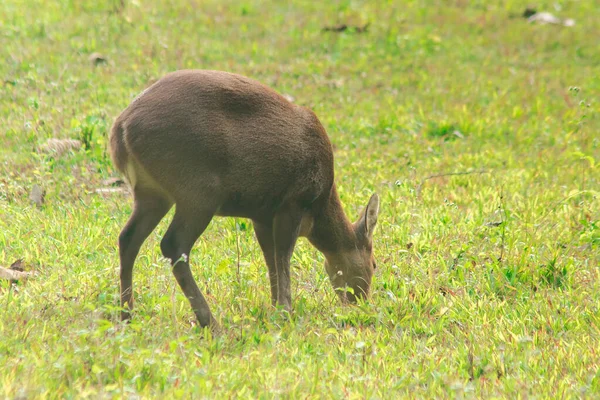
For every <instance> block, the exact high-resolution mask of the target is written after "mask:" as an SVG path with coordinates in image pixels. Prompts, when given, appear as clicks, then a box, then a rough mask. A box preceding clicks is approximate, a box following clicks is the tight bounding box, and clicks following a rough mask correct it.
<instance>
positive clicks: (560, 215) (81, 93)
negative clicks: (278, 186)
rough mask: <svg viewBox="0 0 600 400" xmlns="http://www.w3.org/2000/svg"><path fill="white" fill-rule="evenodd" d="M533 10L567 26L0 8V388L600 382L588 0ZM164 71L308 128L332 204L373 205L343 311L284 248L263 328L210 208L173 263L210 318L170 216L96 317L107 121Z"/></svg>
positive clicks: (562, 385)
mask: <svg viewBox="0 0 600 400" xmlns="http://www.w3.org/2000/svg"><path fill="white" fill-rule="evenodd" d="M536 8H537V9H538V10H539V11H548V12H551V13H553V14H555V15H556V16H558V17H560V18H573V19H574V21H575V25H574V26H568V27H567V26H561V25H554V24H545V25H544V24H535V23H529V22H528V21H527V20H526V19H525V18H523V17H522V14H523V12H524V10H525V5H524V3H523V2H520V1H513V0H504V1H501V0H493V1H462V0H452V1H434V0H412V1H406V2H400V1H390V0H378V1H360V0H335V1H332V2H328V3H327V4H326V3H325V2H309V1H294V2H280V1H272V0H264V1H259V0H245V1H233V0H225V1H219V0H202V1H201V0H185V1H183V0H160V1H150V0H104V1H91V0H82V1H72V0H71V1H68V0H61V1H58V0H49V1H45V0H3V1H2V2H1V3H0V266H1V267H4V268H9V266H10V265H11V264H12V263H13V262H15V261H16V260H22V264H23V266H24V269H25V271H26V272H31V273H33V275H32V276H31V277H30V278H29V279H27V280H25V281H20V282H17V283H10V282H8V281H0V397H3V398H20V399H29V398H113V397H116V398H153V397H159V398H171V397H177V398H180V397H181V398H347V399H357V398H361V399H362V398H369V399H371V398H375V399H376V398H381V399H390V398H405V397H407V398H408V397H410V398H424V397H435V398H440V397H441V398H445V397H448V398H529V397H539V398H549V397H557V398H574V397H579V398H593V397H597V396H600V371H599V367H600V268H599V267H600V197H599V196H600V167H599V164H600V134H599V132H600V118H599V115H598V114H599V111H600V103H599V99H600V96H599V94H600V47H599V46H598V37H600V25H599V24H598V23H597V20H598V15H599V12H600V6H598V3H597V2H595V1H576V0H555V1H547V0H540V1H538V2H537V3H536ZM341 24H344V25H345V26H346V27H345V28H344V27H343V26H341ZM184 68H203V69H219V70H226V71H231V72H236V73H239V74H242V75H246V76H249V77H252V78H254V79H257V80H259V81H261V82H263V83H265V84H267V85H269V86H271V87H273V88H274V89H276V90H277V91H279V92H280V93H282V94H285V95H286V96H289V97H290V98H291V99H293V101H294V102H295V103H297V104H301V105H304V106H307V107H310V108H311V109H313V110H314V111H315V113H316V114H317V115H318V116H319V118H320V119H321V122H322V123H323V125H324V127H325V128H326V129H327V131H328V134H329V136H330V138H331V141H332V142H333V144H334V147H335V159H336V163H335V164H336V182H337V185H338V189H339V192H340V196H341V199H342V202H343V204H344V207H345V210H346V212H347V213H348V214H349V216H350V217H351V218H352V219H355V218H356V217H357V216H358V213H359V212H360V210H361V209H362V207H363V206H364V205H365V204H366V203H367V201H368V199H369V196H370V195H371V194H372V193H375V192H376V193H378V194H379V196H380V198H381V209H380V216H379V223H378V226H377V230H376V231H375V235H374V248H375V255H376V258H377V263H378V269H377V272H376V275H375V277H374V280H373V288H372V295H371V298H370V299H369V301H366V302H363V303H361V304H360V305H359V306H356V307H344V306H342V305H341V304H340V303H339V302H338V301H337V298H336V296H335V293H334V291H333V290H332V288H331V285H330V283H329V281H328V277H327V274H326V272H325V270H324V268H323V265H322V264H323V257H322V255H321V254H320V253H319V252H318V251H316V250H315V249H314V248H313V247H311V246H310V244H309V243H308V242H307V241H306V240H304V239H302V240H300V241H299V243H298V245H297V247H296V251H295V253H294V256H293V258H292V290H293V294H292V295H293V308H294V314H293V316H292V318H291V319H290V320H289V321H288V320H286V319H284V318H282V317H281V315H279V313H278V312H277V311H276V310H274V309H273V308H272V307H271V304H270V292H269V286H268V278H267V268H266V266H265V265H264V261H263V257H262V253H261V251H260V248H259V245H258V243H257V242H256V239H255V238H254V234H253V230H252V227H251V223H250V222H249V221H246V220H243V219H233V218H231V219H224V218H222V219H215V220H213V222H212V223H211V225H210V226H209V228H208V229H207V231H206V232H205V233H204V234H203V236H202V237H201V238H200V240H199V241H198V242H197V244H196V246H195V248H194V250H193V252H192V253H191V255H190V260H191V265H192V269H193V272H194V274H195V277H196V279H197V281H198V283H199V285H200V288H201V289H202V290H203V292H204V293H205V294H206V296H207V299H208V301H209V303H210V305H211V308H212V311H213V313H214V314H215V316H216V318H217V319H218V320H219V322H220V324H221V325H222V327H223V329H224V332H223V334H222V335H221V336H219V337H211V336H210V335H203V332H201V331H200V329H199V328H198V327H197V326H196V321H195V318H194V315H193V313H192V312H191V310H190V308H189V304H188V302H187V300H186V299H185V297H184V296H183V294H182V292H181V290H180V289H179V287H178V286H177V283H176V281H175V279H174V277H173V275H172V273H171V271H170V265H169V263H168V261H167V260H165V259H164V258H162V256H161V253H160V249H159V243H160V239H161V237H162V234H164V232H165V229H166V227H167V224H168V222H169V220H170V217H171V216H172V214H173V212H172V211H171V212H170V213H169V215H168V217H167V218H165V220H163V221H162V222H161V224H160V225H159V227H158V228H157V230H156V231H155V232H154V233H153V234H152V235H151V236H150V238H149V239H148V241H147V242H146V244H145V245H144V246H143V248H142V251H141V252H140V256H139V257H138V261H137V263H136V266H135V269H134V297H135V299H136V308H135V310H134V313H133V320H132V322H131V323H130V324H128V325H126V324H122V323H121V322H120V320H119V313H120V308H119V304H118V302H119V300H118V296H119V295H118V290H119V285H118V283H119V278H118V264H119V261H118V252H117V237H118V234H119V232H120V230H121V228H122V226H123V225H124V223H125V222H126V220H127V218H128V217H129V213H130V211H131V205H132V202H131V196H130V195H129V193H128V192H127V190H126V189H125V188H124V187H122V186H114V185H111V182H110V181H109V182H107V180H110V179H111V178H115V177H118V173H117V172H116V171H115V169H114V167H113V166H112V164H111V161H110V158H109V156H108V154H107V138H108V132H109V130H110V126H111V124H112V122H113V120H114V118H115V117H116V116H117V115H118V114H119V113H120V112H121V111H122V110H123V109H124V108H125V107H126V106H127V105H128V104H129V102H130V101H131V100H132V99H133V98H134V97H135V96H136V95H137V94H138V93H139V92H140V91H142V90H143V89H144V88H145V87H147V86H148V85H150V84H151V83H152V82H154V81H156V80H157V79H158V78H160V77H161V76H162V75H164V74H165V73H167V72H170V71H174V70H177V69H184ZM49 139H74V140H78V141H79V143H81V148H80V149H71V150H67V151H57V149H52V148H50V149H49V148H48V146H47V142H48V140H49ZM58 150H60V149H58ZM41 193H43V194H44V195H43V196H41V195H40V194H41ZM32 199H33V200H32Z"/></svg>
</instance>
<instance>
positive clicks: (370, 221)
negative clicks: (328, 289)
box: [110, 70, 379, 328]
mask: <svg viewBox="0 0 600 400" xmlns="http://www.w3.org/2000/svg"><path fill="white" fill-rule="evenodd" d="M110 153H111V156H112V159H113V162H114V164H115V166H116V168H117V169H118V170H119V171H120V172H121V173H123V175H125V177H126V179H127V181H128V183H129V185H130V186H131V189H132V192H133V195H134V208H133V213H132V215H131V217H130V219H129V221H128V222H127V224H126V225H125V228H124V229H123V231H122V232H121V234H120V236H119V253H120V261H121V302H122V305H123V306H127V307H129V308H131V306H132V270H133V264H134V261H135V258H136V257H137V254H138V252H139V248H140V246H141V245H142V243H143V242H144V240H145V239H146V238H147V237H148V235H149V234H150V233H151V232H152V230H154V228H155V227H156V225H157V224H158V222H160V220H161V219H162V218H163V217H164V215H165V214H166V213H167V212H168V211H169V209H170V208H171V207H172V206H173V205H175V207H176V208H175V215H174V217H173V221H172V222H171V225H170V226H169V228H168V230H167V232H166V234H165V237H164V238H163V240H162V241H161V251H162V253H163V255H164V256H165V257H167V258H170V259H171V260H172V261H173V264H174V265H173V273H174V275H175V277H176V279H177V281H178V283H179V285H180V286H181V288H182V290H183V292H184V293H185V295H186V297H187V298H188V300H189V301H190V303H191V305H192V308H193V310H194V312H195V313H196V316H197V318H198V321H199V323H200V325H201V326H211V327H213V328H216V327H217V326H218V324H217V322H216V320H215V319H214V317H213V316H212V314H211V312H210V309H209V307H208V304H207V303H206V301H205V299H204V297H203V295H202V293H201V292H200V290H199V289H198V286H197V285H196V283H195V281H194V279H193V277H192V274H191V271H190V268H189V263H188V261H187V258H186V257H184V259H182V255H186V256H189V252H190V250H191V248H192V247H193V245H194V243H195V241H196V240H197V239H198V237H199V236H200V235H201V234H202V232H204V230H205V229H206V227H207V226H208V224H209V222H210V221H211V219H212V218H213V216H214V215H220V216H238V217H245V218H250V219H252V221H253V223H254V229H255V233H256V236H257V239H258V241H259V244H260V246H261V249H262V250H263V253H264V256H265V260H266V263H267V266H268V268H269V279H270V283H271V295H272V301H273V304H280V305H282V306H283V307H284V308H285V309H286V310H288V311H289V310H291V293H290V270H289V262H290V258H291V255H292V251H293V249H294V245H295V242H296V240H297V238H298V236H306V237H307V238H308V239H309V240H310V241H311V242H312V243H313V245H315V246H316V247H317V248H318V249H319V250H320V251H322V252H323V253H324V255H325V258H326V260H327V262H326V267H327V270H328V273H329V276H330V278H331V281H332V283H333V285H334V287H335V288H339V289H343V288H345V287H351V288H353V290H352V291H351V293H350V294H348V295H346V294H345V293H346V292H339V294H340V297H341V298H342V299H343V300H350V301H353V300H355V295H356V296H364V295H367V294H368V291H369V286H370V282H371V276H372V270H373V268H374V265H375V264H374V261H373V258H372V250H371V248H372V236H371V235H372V230H373V228H374V227H375V223H376V220H377V213H378V208H379V202H378V198H377V196H376V195H374V196H373V197H372V198H371V200H370V202H369V205H368V206H367V208H366V209H365V211H364V212H363V214H362V216H361V218H360V219H359V221H358V222H357V223H355V224H351V223H350V222H349V221H348V219H347V217H346V215H345V214H344V212H343V210H342V207H341V204H340V201H339V197H338V194H337V191H336V188H335V184H334V168H333V152H332V148H331V143H330V141H329V139H328V137H327V134H326V133H325V130H324V128H323V127H322V125H321V124H320V122H319V120H318V118H317V117H316V116H315V115H314V113H312V111H310V110H308V109H306V108H303V107H299V106H297V105H294V104H292V103H290V102H289V101H287V100H286V99H285V98H283V97H282V96H280V95H279V94H277V93H276V92H275V91H273V90H271V89H269V88H268V87H266V86H264V85H262V84H260V83H258V82H256V81H254V80H251V79H248V78H245V77H242V76H240V75H235V74H230V73H226V72H219V71H204V70H183V71H178V72H174V73H171V74H168V75H166V76H165V77H163V78H162V79H161V80H159V81H158V82H156V83H155V84H154V85H153V86H151V87H150V88H148V89H147V90H145V91H144V92H142V93H141V94H140V95H139V96H138V97H137V98H136V99H135V100H134V101H133V102H132V103H131V104H130V105H129V107H128V108H127V109H125V111H123V112H122V113H121V115H120V116H119V117H118V118H117V119H116V121H115V123H114V126H113V129H112V132H111V136H110ZM352 292H354V294H355V295H353V294H352ZM122 317H123V318H128V317H129V313H128V312H126V311H124V312H123V314H122Z"/></svg>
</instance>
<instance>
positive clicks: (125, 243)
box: [119, 187, 172, 320]
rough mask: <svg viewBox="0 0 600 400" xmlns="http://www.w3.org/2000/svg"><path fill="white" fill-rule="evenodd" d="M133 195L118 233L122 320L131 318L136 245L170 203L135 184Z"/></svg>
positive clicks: (158, 194) (156, 222) (149, 231)
mask: <svg viewBox="0 0 600 400" xmlns="http://www.w3.org/2000/svg"><path fill="white" fill-rule="evenodd" d="M133 196H134V197H133V198H134V205H133V213H132V214H131V217H130V218H129V221H127V224H126V225H125V227H124V228H123V230H122V231H121V234H120V235H119V258H120V262H121V271H120V275H121V276H120V278H121V307H123V310H122V311H121V319H122V320H127V319H129V318H130V317H131V314H130V310H131V309H132V308H133V289H132V283H133V282H132V279H133V264H134V263H135V259H136V257H137V255H138V253H139V251H140V247H141V246H142V244H143V243H144V241H145V240H146V238H147V237H148V236H149V235H150V233H152V231H153V230H154V228H156V225H158V223H159V222H160V220H161V219H162V218H163V217H164V216H165V214H166V213H167V212H168V211H169V209H170V208H171V206H172V203H171V202H170V201H169V200H168V199H167V198H165V197H164V196H163V195H161V194H160V193H157V192H155V191H152V190H148V189H144V188H139V187H138V188H135V189H134V190H133Z"/></svg>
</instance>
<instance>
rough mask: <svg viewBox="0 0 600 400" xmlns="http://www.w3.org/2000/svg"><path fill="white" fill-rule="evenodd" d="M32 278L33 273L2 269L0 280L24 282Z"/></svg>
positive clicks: (0, 268) (0, 269)
mask: <svg viewBox="0 0 600 400" xmlns="http://www.w3.org/2000/svg"><path fill="white" fill-rule="evenodd" d="M30 276H31V272H23V271H17V270H13V269H7V268H3V267H0V279H4V280H7V281H11V282H16V281H24V280H26V279H27V278H29V277H30Z"/></svg>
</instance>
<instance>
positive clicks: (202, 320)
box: [160, 205, 219, 332]
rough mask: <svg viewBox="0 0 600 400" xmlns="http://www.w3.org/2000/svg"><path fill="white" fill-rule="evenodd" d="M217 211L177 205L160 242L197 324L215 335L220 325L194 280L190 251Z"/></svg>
mask: <svg viewBox="0 0 600 400" xmlns="http://www.w3.org/2000/svg"><path fill="white" fill-rule="evenodd" d="M214 210H215V209H214V208H207V209H204V210H198V209H197V208H193V209H186V208H183V207H181V206H180V205H176V209H175V216H174V217H173V221H172V222H171V225H170V226H169V229H168V230H167V233H166V234H165V237H164V238H163V240H162V242H161V243H160V248H161V250H162V253H163V255H164V256H165V257H166V258H170V259H171V265H172V266H173V274H174V275H175V279H176V280H177V283H178V284H179V287H181V290H182V291H183V293H184V294H185V297H186V298H187V299H188V301H189V302H190V305H191V306H192V310H194V314H196V318H197V319H198V323H199V324H200V326H201V327H207V326H208V327H210V328H211V329H212V330H213V331H214V332H216V331H219V324H218V323H217V321H216V320H215V318H214V317H213V315H212V313H211V312H210V308H209V306H208V303H207V302H206V299H205V298H204V296H203V295H202V292H201V291H200V289H199V288H198V285H197V284H196V281H195V280H194V276H193V275H192V271H191V270H190V264H189V256H190V251H191V250H192V247H193V246H194V243H195V242H196V240H198V238H199V237H200V235H202V233H203V232H204V230H205V229H206V227H207V226H208V224H209V223H210V221H211V219H212V217H213V215H214Z"/></svg>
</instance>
